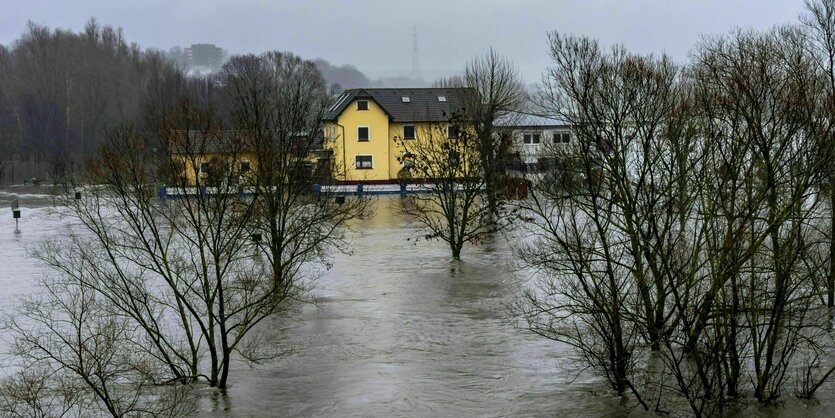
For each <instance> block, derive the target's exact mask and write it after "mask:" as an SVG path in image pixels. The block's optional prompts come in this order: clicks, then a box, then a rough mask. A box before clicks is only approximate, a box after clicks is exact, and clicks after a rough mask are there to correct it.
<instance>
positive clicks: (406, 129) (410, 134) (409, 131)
mask: <svg viewBox="0 0 835 418" xmlns="http://www.w3.org/2000/svg"><path fill="white" fill-rule="evenodd" d="M403 139H415V125H403Z"/></svg>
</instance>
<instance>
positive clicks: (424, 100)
mask: <svg viewBox="0 0 835 418" xmlns="http://www.w3.org/2000/svg"><path fill="white" fill-rule="evenodd" d="M467 91H468V90H467V89H464V88H402V89H372V88H366V89H352V90H345V92H343V93H342V95H341V96H339V98H338V99H337V100H336V102H335V103H334V104H333V106H331V107H330V109H328V111H327V112H326V113H325V117H324V118H323V119H324V120H328V121H335V120H337V119H338V118H339V115H341V114H342V112H343V111H345V109H346V108H347V107H348V106H350V105H351V103H353V102H354V100H358V99H359V100H362V99H367V100H372V101H374V102H375V103H377V104H378V105H379V106H380V107H381V108H382V109H383V111H385V112H386V114H387V115H388V116H389V118H390V120H391V121H392V122H441V121H447V120H449V118H450V113H451V112H452V111H455V110H459V109H460V107H461V105H460V104H461V103H462V102H463V100H461V98H462V96H463V95H464V94H465V93H467ZM403 97H408V98H409V102H408V103H406V102H403V99H402V98H403ZM439 97H444V98H445V99H446V101H443V102H442V101H440V100H439V99H438V98H439Z"/></svg>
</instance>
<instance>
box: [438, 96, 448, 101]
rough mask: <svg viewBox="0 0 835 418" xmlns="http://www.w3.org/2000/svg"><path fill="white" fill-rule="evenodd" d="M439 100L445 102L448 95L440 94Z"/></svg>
mask: <svg viewBox="0 0 835 418" xmlns="http://www.w3.org/2000/svg"><path fill="white" fill-rule="evenodd" d="M438 101H439V102H445V101H446V96H438Z"/></svg>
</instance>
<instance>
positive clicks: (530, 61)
mask: <svg viewBox="0 0 835 418" xmlns="http://www.w3.org/2000/svg"><path fill="white" fill-rule="evenodd" d="M802 9H803V1H802V0H605V1H604V0H600V1H595V0H573V1H569V0H552V1H533V0H531V1H527V0H517V1H511V0H501V1H487V0H460V1H459V0H456V1H453V0H447V1H442V0H410V1H400V0H397V1H382V0H376V1H372V0H356V1H347V0H320V1H312V0H311V1H290V0H143V1H137V0H132V1H126V0H0V43H3V44H9V43H10V42H12V41H13V40H14V39H16V38H17V37H19V36H20V34H21V33H22V32H23V30H24V28H25V25H26V22H27V21H28V20H32V21H34V22H36V23H39V24H43V25H46V26H48V27H50V28H55V27H61V28H65V29H72V30H80V29H82V28H83V26H84V23H85V22H86V21H87V19H89V18H90V17H91V16H94V17H96V19H97V20H98V21H99V22H100V23H102V24H109V25H112V26H117V27H122V28H123V29H124V33H125V36H126V38H127V39H128V40H129V41H132V42H137V43H138V44H140V45H141V46H142V47H158V48H162V49H167V48H169V47H171V46H174V45H180V46H188V45H189V44H192V43H214V44H216V45H218V46H220V47H222V48H225V49H227V50H228V51H230V52H231V53H243V52H262V51H266V50H270V49H279V50H289V51H293V52H295V53H297V54H299V55H301V56H303V57H305V58H317V57H320V58H324V59H326V60H328V61H330V62H331V63H333V64H337V65H342V64H353V65H354V66H356V67H357V68H359V69H360V70H361V71H363V72H364V73H365V74H366V75H368V76H369V77H371V78H376V77H382V76H394V75H409V74H411V68H412V27H413V26H415V27H416V28H417V33H418V49H419V60H420V68H421V75H422V76H423V77H424V78H426V79H429V80H431V79H434V78H436V77H438V76H440V75H445V74H448V73H452V72H454V71H456V70H457V69H458V68H460V67H461V66H463V64H464V63H465V62H466V60H467V59H469V58H470V57H472V56H474V55H476V54H478V53H482V52H484V51H485V50H486V49H488V48H489V47H490V46H493V47H494V48H496V49H497V50H498V51H499V52H501V53H502V54H504V55H506V56H508V57H509V58H510V59H512V60H513V61H514V62H515V63H516V65H517V66H518V67H519V68H520V70H521V71H522V73H523V75H524V76H525V79H526V81H527V82H536V81H538V80H539V74H540V73H541V72H542V70H543V69H544V68H545V66H547V64H548V57H547V51H546V46H545V44H546V33H547V32H548V31H551V30H558V31H560V32H566V33H573V34H582V35H588V36H592V37H595V38H598V39H600V40H601V41H602V42H603V43H604V44H611V43H622V44H624V45H626V47H627V48H629V49H630V50H633V51H636V52H642V53H649V52H655V53H660V52H666V53H668V54H670V55H672V56H673V57H674V58H676V59H677V60H679V61H683V60H684V59H685V58H686V56H687V51H688V50H689V49H690V48H691V46H692V45H694V43H695V42H697V41H698V39H699V36H700V34H711V35H715V34H722V33H726V32H728V31H729V30H731V29H733V28H735V27H750V28H755V29H767V28H770V27H772V26H774V25H777V24H782V23H788V22H794V21H796V18H797V15H798V14H799V13H800V12H801V11H802Z"/></svg>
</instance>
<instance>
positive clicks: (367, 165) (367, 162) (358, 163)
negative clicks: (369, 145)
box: [354, 155, 373, 170]
mask: <svg viewBox="0 0 835 418" xmlns="http://www.w3.org/2000/svg"><path fill="white" fill-rule="evenodd" d="M354 166H355V167H356V168H357V169H358V170H368V169H371V168H373V157H372V156H370V155H357V156H356V160H355V163H354Z"/></svg>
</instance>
